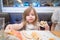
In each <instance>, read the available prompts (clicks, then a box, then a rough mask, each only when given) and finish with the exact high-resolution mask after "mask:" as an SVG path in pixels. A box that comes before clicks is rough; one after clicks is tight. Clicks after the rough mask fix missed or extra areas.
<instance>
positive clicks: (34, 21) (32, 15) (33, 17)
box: [5, 7, 40, 32]
mask: <svg viewBox="0 0 60 40" xmlns="http://www.w3.org/2000/svg"><path fill="white" fill-rule="evenodd" d="M23 28H24V29H25V30H39V29H40V23H39V22H38V15H37V13H36V11H35V9H34V8H33V7H29V8H27V9H26V10H25V11H24V13H23V19H22V22H21V23H20V24H9V25H8V26H7V27H6V29H5V32H9V31H10V30H12V29H13V30H19V29H23Z"/></svg>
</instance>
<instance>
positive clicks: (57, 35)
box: [0, 30, 60, 40]
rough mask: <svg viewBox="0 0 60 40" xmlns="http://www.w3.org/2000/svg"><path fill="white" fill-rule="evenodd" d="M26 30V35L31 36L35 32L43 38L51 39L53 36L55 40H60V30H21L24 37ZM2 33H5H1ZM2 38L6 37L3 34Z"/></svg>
mask: <svg viewBox="0 0 60 40" xmlns="http://www.w3.org/2000/svg"><path fill="white" fill-rule="evenodd" d="M24 32H25V33H26V35H29V36H31V34H32V32H35V33H37V34H38V36H39V37H40V39H41V40H49V39H50V38H53V39H55V40H60V31H36V30H32V31H24V30H23V31H20V33H21V34H22V36H23V37H24V34H23V33H24ZM1 33H2V32H0V34H1ZM1 35H4V34H1ZM0 38H1V39H0V40H2V39H3V38H4V37H3V36H2V37H0ZM24 38H25V37H24ZM26 40H29V39H26ZM32 40H33V39H32Z"/></svg>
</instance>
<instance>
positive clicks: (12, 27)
mask: <svg viewBox="0 0 60 40" xmlns="http://www.w3.org/2000/svg"><path fill="white" fill-rule="evenodd" d="M22 27H23V23H20V24H9V25H7V27H6V29H5V32H6V33H8V32H9V31H11V30H19V29H21V28H22Z"/></svg>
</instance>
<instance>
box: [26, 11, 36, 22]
mask: <svg viewBox="0 0 60 40" xmlns="http://www.w3.org/2000/svg"><path fill="white" fill-rule="evenodd" d="M26 21H27V22H28V23H33V22H34V21H35V14H34V11H33V10H31V11H30V13H29V14H28V15H27V16H26Z"/></svg>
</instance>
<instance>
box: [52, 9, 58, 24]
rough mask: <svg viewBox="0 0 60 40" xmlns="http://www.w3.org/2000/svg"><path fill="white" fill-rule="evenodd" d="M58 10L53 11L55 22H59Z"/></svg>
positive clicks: (53, 20)
mask: <svg viewBox="0 0 60 40" xmlns="http://www.w3.org/2000/svg"><path fill="white" fill-rule="evenodd" d="M58 13H59V12H58V11H57V10H55V11H54V12H53V14H52V18H51V20H52V22H53V23H57V22H58Z"/></svg>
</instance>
